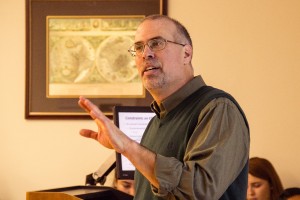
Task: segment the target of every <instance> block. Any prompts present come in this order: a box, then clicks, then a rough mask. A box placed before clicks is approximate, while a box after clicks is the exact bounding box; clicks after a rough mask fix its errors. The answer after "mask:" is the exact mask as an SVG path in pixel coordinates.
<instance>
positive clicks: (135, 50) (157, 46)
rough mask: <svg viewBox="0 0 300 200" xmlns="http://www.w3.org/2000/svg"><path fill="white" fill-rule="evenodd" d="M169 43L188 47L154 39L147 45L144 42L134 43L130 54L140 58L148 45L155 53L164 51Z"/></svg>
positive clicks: (161, 39)
mask: <svg viewBox="0 0 300 200" xmlns="http://www.w3.org/2000/svg"><path fill="white" fill-rule="evenodd" d="M168 42H170V43H173V44H178V45H181V46H185V45H186V44H181V43H177V42H173V41H170V40H166V39H164V38H154V39H151V40H149V41H148V42H147V43H146V44H144V43H142V42H137V43H134V44H133V45H132V46H131V47H130V48H129V49H128V52H129V53H131V55H132V56H137V55H138V56H139V55H141V54H143V52H144V50H145V46H146V45H147V46H148V47H149V48H150V49H151V51H154V52H155V51H159V50H162V49H164V48H165V47H166V45H167V43H168Z"/></svg>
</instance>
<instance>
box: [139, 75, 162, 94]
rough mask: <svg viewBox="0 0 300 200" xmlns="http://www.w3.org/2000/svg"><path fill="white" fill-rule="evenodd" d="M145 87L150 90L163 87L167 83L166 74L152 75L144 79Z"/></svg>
mask: <svg viewBox="0 0 300 200" xmlns="http://www.w3.org/2000/svg"><path fill="white" fill-rule="evenodd" d="M143 84H144V87H145V88H146V89H147V90H148V91H149V92H150V91H151V90H156V89H161V88H163V86H164V85H166V80H165V76H163V75H162V74H161V75H160V76H151V77H147V79H144V80H143Z"/></svg>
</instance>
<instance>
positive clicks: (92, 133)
mask: <svg viewBox="0 0 300 200" xmlns="http://www.w3.org/2000/svg"><path fill="white" fill-rule="evenodd" d="M79 133H80V135H81V136H83V137H86V138H92V139H94V140H97V137H98V133H97V132H95V131H92V130H89V129H81V130H80V132H79Z"/></svg>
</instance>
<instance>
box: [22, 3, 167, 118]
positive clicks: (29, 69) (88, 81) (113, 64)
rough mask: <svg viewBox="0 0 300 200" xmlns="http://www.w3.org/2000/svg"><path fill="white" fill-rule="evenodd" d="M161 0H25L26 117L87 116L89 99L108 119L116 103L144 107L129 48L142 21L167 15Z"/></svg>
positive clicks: (146, 96)
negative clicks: (82, 101)
mask: <svg viewBox="0 0 300 200" xmlns="http://www.w3.org/2000/svg"><path fill="white" fill-rule="evenodd" d="M166 4H167V2H166V1H163V0H126V1H125V0H107V1H103V0H93V1H90V0H71V1H70V0H60V1H58V0H26V102H25V103H26V104H25V105H26V106H25V118H26V119H46V118H48V119H70V118H72V119H76V118H78V119H84V118H86V119H89V116H88V115H87V114H86V113H85V112H84V111H83V110H81V108H80V107H79V106H78V105H77V101H78V97H79V96H80V95H83V96H85V97H87V98H90V99H91V100H92V101H93V102H94V103H95V104H96V105H98V106H99V108H100V109H101V110H102V111H103V112H104V113H105V114H106V115H107V116H109V117H112V108H113V107H114V106H116V105H127V106H145V105H149V104H150V103H151V101H152V97H151V96H150V94H149V93H148V92H147V91H146V90H145V89H144V88H143V86H142V82H141V80H140V78H139V76H138V73H137V69H136V66H135V62H134V58H132V57H131V55H130V54H129V53H128V52H127V49H128V48H129V47H130V45H131V44H132V43H133V40H134V34H135V30H136V28H137V26H138V24H139V23H140V21H141V20H142V19H143V18H144V17H145V16H147V15H150V14H166V6H167V5H166Z"/></svg>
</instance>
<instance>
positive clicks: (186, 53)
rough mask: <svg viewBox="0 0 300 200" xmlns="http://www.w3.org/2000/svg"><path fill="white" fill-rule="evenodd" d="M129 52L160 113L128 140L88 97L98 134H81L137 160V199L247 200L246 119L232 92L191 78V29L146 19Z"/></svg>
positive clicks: (167, 20)
mask: <svg viewBox="0 0 300 200" xmlns="http://www.w3.org/2000/svg"><path fill="white" fill-rule="evenodd" d="M129 52H130V53H131V54H132V55H133V56H134V57H135V63H136V66H137V70H138V72H139V75H140V77H141V79H142V82H143V85H144V87H145V88H146V89H147V90H148V91H149V93H150V94H151V95H152V97H153V99H154V102H153V103H152V104H151V108H152V109H153V111H154V112H155V113H156V116H155V117H153V118H152V120H151V121H150V123H149V125H148V127H147V128H146V130H145V132H144V135H143V138H142V141H141V143H140V144H139V143H137V142H135V141H134V140H132V139H130V138H128V137H127V136H126V135H125V134H124V133H123V132H121V131H120V130H119V129H118V128H117V127H116V126H115V125H114V124H113V123H112V122H111V120H110V119H108V118H107V117H106V116H105V115H104V114H103V113H102V112H101V111H100V110H99V109H98V107H97V106H96V105H94V104H93V103H92V102H91V101H89V100H88V99H86V98H84V97H80V99H79V105H80V106H81V107H82V108H83V109H85V110H86V111H87V112H88V113H89V114H90V116H91V117H92V118H93V119H94V121H95V123H96V124H97V126H98V131H92V130H87V129H82V130H81V131H80V134H81V135H82V136H85V137H88V138H92V139H95V140H97V141H98V142H99V143H101V144H102V145H104V146H105V147H107V148H110V149H115V150H116V151H117V152H119V153H121V154H123V155H124V156H126V157H127V158H128V159H129V160H130V161H131V162H132V163H133V165H134V166H135V167H136V169H137V170H136V172H135V187H136V188H135V191H136V193H135V197H134V199H136V200H151V199H193V200H197V199H201V200H216V199H222V200H225V199H226V200H242V199H245V198H246V193H247V177H248V156H249V143H250V137H249V129H248V124H247V120H246V117H245V115H244V114H243V111H242V110H241V108H240V107H239V105H238V103H237V102H236V101H235V100H234V99H233V97H232V96H230V95H229V94H227V93H225V92H223V91H221V90H218V89H215V88H213V87H209V86H207V85H206V84H205V82H204V81H203V79H202V77H201V76H200V75H199V76H194V70H193V66H192V57H193V44H192V40H191V37H190V35H189V33H188V31H187V30H186V28H185V27H184V26H183V25H182V24H180V23H179V22H178V21H177V20H174V19H172V18H170V17H167V16H163V15H155V16H149V17H146V18H145V19H144V20H143V21H142V22H141V24H140V25H139V27H138V29H137V31H136V35H135V42H134V44H133V45H132V46H131V48H130V49H129ZM120 67H121V66H120ZM216 73H217V72H216Z"/></svg>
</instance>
